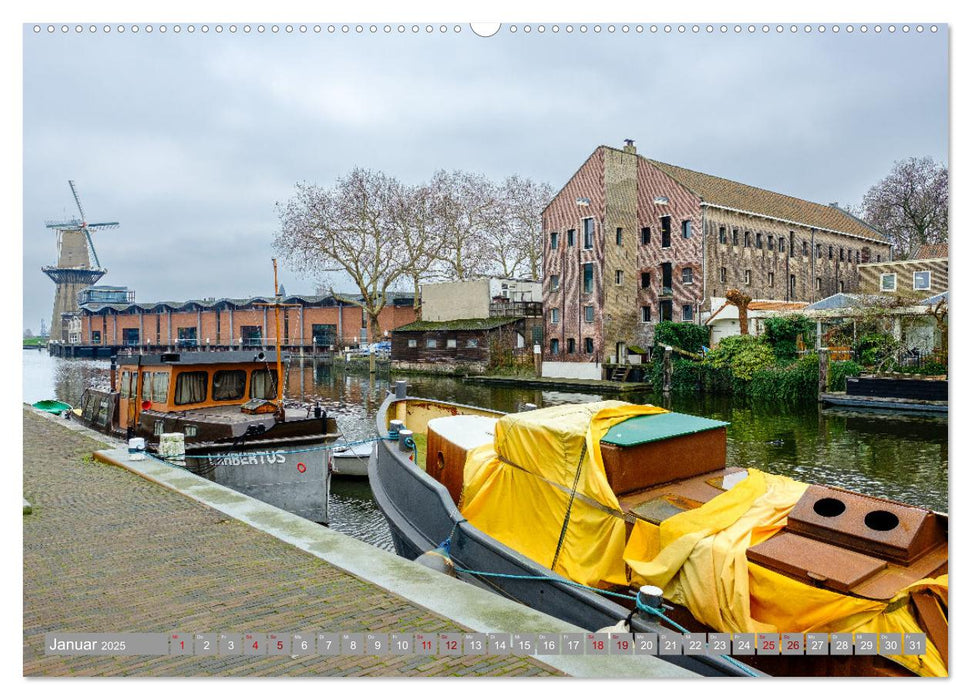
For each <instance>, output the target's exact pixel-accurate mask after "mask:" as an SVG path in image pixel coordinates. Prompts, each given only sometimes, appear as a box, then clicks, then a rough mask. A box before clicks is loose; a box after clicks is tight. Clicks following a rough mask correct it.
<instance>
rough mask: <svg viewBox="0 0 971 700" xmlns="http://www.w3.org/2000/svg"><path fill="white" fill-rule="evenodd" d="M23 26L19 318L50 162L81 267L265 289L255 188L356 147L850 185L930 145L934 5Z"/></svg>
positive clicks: (30, 290)
mask: <svg viewBox="0 0 971 700" xmlns="http://www.w3.org/2000/svg"><path fill="white" fill-rule="evenodd" d="M43 26H44V29H43V30H42V31H41V32H40V33H36V34H35V33H34V32H33V30H32V25H26V26H25V27H24V29H23V149H24V150H23V158H24V169H23V197H24V199H23V306H24V325H25V327H29V328H32V329H33V330H35V331H36V330H39V326H40V320H41V319H42V318H43V319H45V322H48V323H49V320H50V315H51V308H52V305H53V298H54V285H53V283H52V282H51V281H50V280H49V279H48V278H47V277H46V276H45V275H44V274H43V273H42V272H41V271H40V268H41V266H43V265H48V264H53V263H54V262H55V261H56V246H55V235H54V233H53V232H51V231H49V230H47V229H46V228H45V227H44V223H45V221H46V220H49V219H54V218H60V217H68V218H70V217H71V216H73V215H74V214H75V207H74V200H73V198H72V196H71V191H70V189H69V187H68V180H69V179H73V180H74V181H75V182H76V184H77V187H78V190H79V193H80V196H81V201H82V203H83V205H84V207H85V211H86V213H87V215H88V220H89V221H106V220H107V221H119V222H120V223H121V226H120V228H118V229H117V230H114V231H102V232H97V233H96V234H95V246H96V249H97V251H98V256H99V258H100V259H101V263H102V265H103V266H104V267H106V268H107V269H108V274H107V275H105V277H104V278H103V279H102V281H101V283H102V284H112V285H121V286H127V287H129V288H130V289H134V290H135V292H136V298H137V300H138V301H158V300H183V299H188V298H198V297H221V296H234V297H242V296H249V295H255V294H269V293H271V292H272V282H273V279H272V267H271V263H270V258H271V257H272V256H273V254H274V253H273V250H272V245H271V243H272V240H273V236H274V233H275V231H276V230H277V228H278V217H277V211H276V208H275V205H276V203H277V202H283V201H285V200H286V199H288V198H289V197H290V196H291V194H292V193H293V188H294V184H295V183H297V182H302V181H309V182H316V183H319V184H321V185H327V184H330V183H332V182H333V181H334V179H335V178H337V177H338V176H340V175H342V174H344V173H346V172H348V171H349V170H351V169H352V168H354V167H355V166H361V167H365V168H372V169H378V170H383V171H385V172H387V173H389V174H392V175H395V176H396V177H398V178H400V179H401V180H404V181H407V182H415V183H417V182H420V181H422V180H424V179H426V178H428V177H429V176H430V175H431V174H432V173H433V172H434V171H435V170H437V169H440V168H445V169H464V170H471V171H478V172H482V173H485V174H486V175H489V176H492V177H495V178H502V177H505V176H507V175H511V174H514V173H515V174H519V175H522V176H526V177H530V178H534V179H537V180H543V181H547V182H549V183H550V184H551V185H552V186H553V187H554V189H558V188H559V187H560V186H562V185H563V184H564V183H565V182H566V180H567V179H568V178H569V177H570V176H571V175H572V173H573V172H574V170H575V169H576V168H577V167H578V166H579V165H580V164H581V163H582V161H583V160H584V159H585V158H586V157H587V156H588V155H589V154H590V152H591V151H593V149H594V148H596V146H597V145H599V144H608V145H614V146H620V145H622V143H623V139H625V138H633V139H635V140H636V142H637V147H638V151H639V152H640V153H642V154H645V155H648V156H650V157H652V158H657V159H659V160H663V161H666V162H670V163H675V164H678V165H682V166H684V167H688V168H692V169H695V170H701V171H704V172H708V173H711V174H714V175H719V176H722V177H727V178H731V179H735V180H739V181H742V182H745V183H748V184H752V185H757V186H760V187H765V188H769V189H773V190H776V191H779V192H784V193H786V194H791V195H795V196H798V197H803V198H806V199H810V200H813V201H818V202H823V203H828V202H833V201H839V202H841V203H852V204H858V203H859V202H860V201H861V199H862V197H863V194H864V193H865V192H866V190H867V189H868V188H869V186H870V185H872V184H874V183H875V182H877V181H878V180H879V179H880V178H882V177H883V176H884V175H885V174H886V173H887V172H888V171H889V170H890V168H891V166H892V165H893V162H894V161H895V160H899V159H902V158H906V157H909V156H923V155H929V156H931V157H932V158H934V159H935V160H937V161H941V162H946V161H947V155H948V146H949V144H948V31H947V27H946V25H941V29H940V30H939V31H937V32H936V33H932V32H930V31H929V30H928V29H925V31H923V32H922V33H917V32H916V31H914V30H913V29H911V31H910V32H909V33H906V34H905V33H903V32H902V31H900V29H899V27H900V25H897V27H898V28H897V31H896V32H895V33H893V34H890V33H889V32H888V31H887V30H886V29H884V31H882V32H881V33H879V34H877V33H875V32H874V31H873V29H872V26H873V25H871V28H870V31H868V32H867V33H865V34H864V33H861V32H860V31H859V29H858V28H859V26H860V25H859V24H857V25H855V26H856V27H857V30H856V31H854V32H853V33H847V32H846V30H845V27H846V25H845V24H843V25H841V27H842V28H843V29H842V31H840V32H839V33H838V34H834V33H833V32H832V30H831V27H832V24H830V25H827V27H828V28H829V29H828V31H826V32H825V33H822V34H820V33H819V32H818V31H813V32H811V33H809V34H807V33H805V32H804V31H803V30H802V27H803V26H804V25H800V31H798V32H796V33H794V34H793V33H791V32H790V31H789V25H786V28H785V31H783V32H782V33H781V34H779V33H777V32H776V31H775V25H772V26H771V29H770V31H769V33H767V34H764V33H763V32H762V31H761V25H757V31H756V33H755V34H749V32H748V31H747V25H743V31H742V32H740V33H738V34H736V33H735V32H734V31H733V30H732V28H731V27H730V28H729V31H728V32H727V33H725V34H722V33H721V32H720V31H719V28H720V25H717V24H716V25H714V32H713V33H712V34H708V33H707V32H706V31H705V26H704V25H701V31H700V32H699V33H698V34H694V33H692V32H691V28H690V26H691V25H688V28H687V31H686V32H685V33H683V34H681V33H678V31H677V25H674V27H675V28H674V31H672V32H671V33H670V34H666V33H664V31H663V29H660V30H659V31H658V32H657V33H653V34H652V33H651V32H650V30H649V27H650V25H644V31H643V32H640V33H638V32H636V31H635V30H634V26H635V25H631V31H630V32H629V33H627V34H624V33H623V32H622V31H621V27H622V25H621V24H617V25H614V26H615V27H616V31H615V32H613V33H609V32H608V31H607V27H608V25H607V24H602V25H600V26H601V32H600V33H599V34H597V33H595V32H594V31H593V26H594V25H592V24H590V25H589V29H588V31H587V32H586V33H581V32H580V31H579V29H578V27H579V25H573V26H574V27H575V29H574V31H573V32H571V33H568V32H566V31H565V26H566V25H560V27H561V29H560V31H559V32H558V33H553V32H552V31H551V26H552V25H549V24H547V25H545V27H546V31H545V32H544V33H542V34H541V33H539V31H538V25H531V28H532V31H530V32H529V33H528V34H527V33H526V32H525V31H524V25H522V24H520V25H517V29H518V31H516V32H515V33H512V32H511V31H510V25H504V26H503V28H502V29H501V30H500V31H499V33H498V34H497V35H495V36H493V37H491V38H488V39H486V38H480V37H477V36H475V35H474V34H473V33H472V32H471V31H470V30H469V26H468V25H462V26H461V28H462V31H461V32H459V33H455V32H454V31H453V29H452V28H453V27H454V26H455V25H454V24H450V25H448V31H447V32H446V33H444V34H442V33H441V32H440V31H439V29H438V27H439V25H435V30H434V31H433V32H432V33H431V34H427V33H426V32H425V30H424V26H425V25H422V27H421V30H420V31H419V32H418V33H417V34H415V33H412V31H411V25H410V24H409V25H407V27H406V31H405V33H403V34H399V33H398V31H397V26H398V25H397V24H395V25H391V32H390V33H387V34H386V33H385V32H384V31H383V29H384V25H377V32H376V33H375V34H372V33H371V32H370V31H369V25H364V31H363V32H362V33H361V34H357V33H356V32H355V30H354V29H355V28H354V25H351V31H350V32H348V33H347V34H343V33H342V32H341V31H340V25H338V27H337V31H336V32H334V33H333V34H331V33H329V32H328V25H326V24H325V25H321V28H322V31H321V32H320V33H315V32H314V31H313V26H314V25H308V30H307V32H306V33H304V34H301V33H300V32H299V30H298V29H297V27H299V25H295V31H294V32H293V33H292V34H287V33H286V32H285V30H284V29H283V27H285V25H280V28H281V30H280V31H279V32H278V33H276V34H274V33H272V32H271V31H269V27H270V26H271V25H266V27H267V31H265V32H264V33H263V34H259V33H258V32H257V31H256V27H257V25H256V24H253V25H251V27H252V29H251V31H250V33H249V34H245V33H243V31H242V26H243V25H242V24H240V25H238V28H237V32H236V33H235V34H230V32H229V26H230V25H229V24H228V23H227V24H224V25H222V26H223V28H224V31H223V32H222V33H221V34H217V33H216V32H215V31H214V27H215V26H216V25H214V24H210V25H209V26H210V30H209V32H208V33H206V34H203V33H202V32H201V30H200V29H199V27H201V24H196V25H195V26H196V27H197V29H196V31H195V32H194V33H192V34H189V33H188V32H187V30H186V26H187V25H185V24H183V25H181V27H182V31H181V32H180V33H178V34H176V33H175V32H174V31H173V26H174V25H172V24H168V25H166V27H167V30H168V31H166V32H165V33H164V34H162V33H161V32H160V31H159V25H157V24H156V25H154V27H153V29H154V31H153V32H152V33H151V34H149V33H147V32H146V31H145V25H144V24H141V25H140V26H141V31H139V32H138V33H137V34H135V33H133V32H132V31H131V30H130V27H131V25H130V24H129V25H126V26H127V30H126V31H125V32H124V33H123V34H119V33H118V31H117V29H116V28H117V24H114V25H112V28H113V29H112V31H111V32H110V33H108V34H105V33H104V32H103V31H101V30H100V28H99V31H98V32H96V33H94V34H91V33H89V32H88V31H87V30H86V29H85V31H84V32H82V33H81V34H80V35H78V34H76V33H75V32H74V30H73V25H72V28H71V30H70V31H69V32H67V33H66V34H63V33H62V32H61V31H60V25H57V29H56V31H55V32H54V33H53V34H49V33H48V32H47V31H46V25H43ZM100 26H103V25H99V27H100ZM662 26H663V25H662ZM816 26H818V25H816ZM887 26H888V25H887V24H884V25H883V27H884V28H886V27H887ZM912 26H915V25H912ZM923 26H924V27H925V28H926V27H929V26H930V25H923ZM281 281H282V282H283V283H284V285H285V286H286V289H287V291H288V292H289V293H297V292H306V293H312V292H313V290H314V288H315V286H316V281H315V280H313V279H307V278H304V277H301V276H299V275H298V274H296V273H295V272H292V271H290V270H288V269H286V268H285V267H284V268H283V269H282V270H281Z"/></svg>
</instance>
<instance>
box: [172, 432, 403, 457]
mask: <svg viewBox="0 0 971 700" xmlns="http://www.w3.org/2000/svg"><path fill="white" fill-rule="evenodd" d="M397 439H398V438H397V436H395V437H393V438H392V437H391V436H390V435H378V436H377V437H372V438H365V439H364V440H350V441H346V442H331V443H327V444H326V445H311V446H309V447H304V448H301V449H295V450H266V451H260V452H249V451H247V452H238V451H237V452H219V453H216V454H203V455H196V454H189V453H187V452H183V453H182V454H178V455H170V456H169V459H185V458H186V457H190V458H192V459H223V458H225V457H228V456H230V455H234V454H245V455H247V456H250V455H252V456H254V457H259V456H261V455H262V456H267V455H279V454H284V455H291V454H302V453H304V452H323V451H324V450H333V449H335V448H338V447H354V446H355V445H367V444H370V443H375V442H380V441H382V440H397ZM405 444H406V445H407V446H408V447H410V448H411V449H415V441H414V440H412V439H411V438H408V440H407V441H406V443H405ZM163 461H164V460H163Z"/></svg>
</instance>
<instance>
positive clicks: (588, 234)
mask: <svg viewBox="0 0 971 700" xmlns="http://www.w3.org/2000/svg"><path fill="white" fill-rule="evenodd" d="M583 247H584V248H586V249H587V250H590V249H591V248H593V219H584V220H583Z"/></svg>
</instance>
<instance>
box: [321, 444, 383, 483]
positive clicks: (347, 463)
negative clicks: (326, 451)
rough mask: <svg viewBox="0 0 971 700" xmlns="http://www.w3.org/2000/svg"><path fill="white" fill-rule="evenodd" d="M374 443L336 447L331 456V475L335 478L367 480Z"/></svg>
mask: <svg viewBox="0 0 971 700" xmlns="http://www.w3.org/2000/svg"><path fill="white" fill-rule="evenodd" d="M373 449H374V444H373V443H370V442H368V443H365V444H363V445H344V446H341V445H336V446H335V447H334V451H333V453H332V455H331V473H332V474H333V475H334V476H357V477H362V478H365V479H366V478H367V463H368V460H369V459H371V453H372V451H373Z"/></svg>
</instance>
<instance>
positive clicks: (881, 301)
mask: <svg viewBox="0 0 971 700" xmlns="http://www.w3.org/2000/svg"><path fill="white" fill-rule="evenodd" d="M892 302H893V297H890V296H887V295H881V294H844V293H842V292H840V293H838V294H834V295H832V296H829V297H826V298H825V299H820V300H819V301H817V302H813V303H812V304H810V305H809V306H807V307H806V311H821V310H823V309H852V308H856V307H860V306H888V305H890V304H891V303H892Z"/></svg>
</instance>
